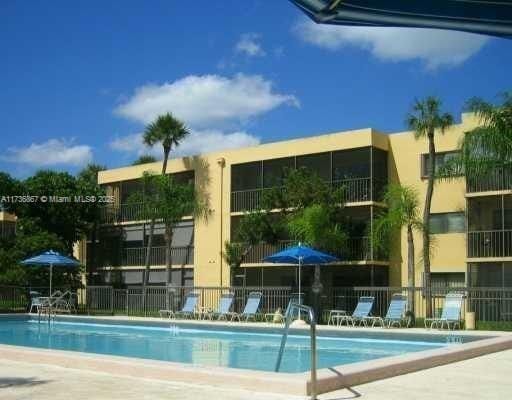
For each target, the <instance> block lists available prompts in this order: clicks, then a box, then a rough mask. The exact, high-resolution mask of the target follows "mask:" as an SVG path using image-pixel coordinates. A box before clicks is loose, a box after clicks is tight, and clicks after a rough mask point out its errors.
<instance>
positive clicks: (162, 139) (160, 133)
mask: <svg viewBox="0 0 512 400" xmlns="http://www.w3.org/2000/svg"><path fill="white" fill-rule="evenodd" d="M189 134H190V131H189V130H188V128H187V127H186V126H185V124H184V123H183V122H181V121H180V120H178V119H176V118H175V117H174V116H173V115H172V114H171V113H166V114H164V115H160V116H158V117H157V119H156V120H155V121H154V122H152V123H150V124H149V125H148V126H147V127H146V129H145V130H144V137H143V142H144V144H146V145H148V146H150V147H153V146H154V145H156V144H157V143H161V144H162V147H163V150H164V161H163V163H162V175H165V172H166V171H167V161H168V160H169V154H170V153H171V150H172V148H173V147H174V148H176V147H178V146H179V144H180V143H181V142H182V141H183V139H185V137H187V136H188V135H189ZM167 228H168V227H166V232H167ZM154 231H155V218H154V217H152V218H151V220H150V224H149V235H148V244H147V250H146V260H145V272H144V280H143V282H144V287H145V286H146V285H147V284H148V282H149V270H150V264H151V248H152V246H153V235H154ZM169 236H170V235H165V237H166V240H167V239H168V238H169ZM166 245H168V246H167V247H169V246H170V244H167V243H166ZM168 283H169V282H168Z"/></svg>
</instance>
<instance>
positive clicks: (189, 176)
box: [171, 171, 195, 185]
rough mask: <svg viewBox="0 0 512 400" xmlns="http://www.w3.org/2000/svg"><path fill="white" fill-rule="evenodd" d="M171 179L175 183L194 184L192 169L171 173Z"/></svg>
mask: <svg viewBox="0 0 512 400" xmlns="http://www.w3.org/2000/svg"><path fill="white" fill-rule="evenodd" d="M171 176H172V179H173V180H174V182H176V183H180V184H185V185H186V184H188V185H194V178H195V174H194V171H183V172H176V173H174V174H171Z"/></svg>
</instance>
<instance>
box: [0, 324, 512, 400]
mask: <svg viewBox="0 0 512 400" xmlns="http://www.w3.org/2000/svg"><path fill="white" fill-rule="evenodd" d="M11 317H12V316H11ZM23 317H25V318H26V316H19V318H23ZM63 319H64V320H68V319H71V320H74V321H77V320H81V321H84V320H85V321H90V322H93V321H92V320H94V321H95V322H105V323H106V322H110V323H114V324H115V323H129V322H132V323H134V322H135V323H139V324H140V323H141V322H143V323H144V324H145V325H150V326H162V325H161V324H162V321H161V320H160V319H157V318H126V317H101V318H97V317H74V316H71V317H64V318H63ZM98 320H99V321H98ZM163 324H169V321H168V320H167V321H164V322H163ZM176 324H177V325H178V326H180V325H183V324H185V325H186V326H190V324H192V325H194V326H198V325H208V326H216V327H217V329H226V328H228V329H240V328H242V329H243V328H244V327H253V328H263V329H264V330H269V331H275V330H276V329H278V331H279V327H280V326H279V325H277V326H276V325H275V324H267V323H249V324H245V323H244V324H240V323H219V322H214V323H212V322H210V321H179V322H176ZM165 326H167V325H165ZM305 329H307V327H306V328H305ZM301 330H302V329H299V330H298V331H299V332H300V331H301ZM340 331H342V332H344V333H346V332H351V334H353V335H356V336H357V335H358V333H359V334H360V333H361V332H364V333H365V334H368V333H371V334H372V335H373V334H375V335H379V336H381V337H382V336H383V335H392V334H393V333H394V334H404V335H407V336H411V337H412V336H413V335H418V334H419V335H424V334H425V333H428V334H429V335H444V336H445V335H446V334H447V332H446V331H444V332H439V331H429V330H428V331H427V330H425V329H382V328H338V327H332V326H331V327H325V326H322V327H320V328H319V334H324V335H329V334H333V333H335V332H340ZM456 335H457V336H472V337H475V336H479V337H481V338H482V340H478V341H475V342H469V343H464V344H458V345H455V346H450V348H443V349H434V350H426V351H422V352H417V353H408V354H404V355H400V356H395V357H387V358H382V359H377V360H371V361H365V362H359V363H354V364H347V365H343V366H337V367H332V368H325V369H320V370H319V371H318V392H319V393H325V392H329V391H332V390H336V389H339V388H342V387H347V386H354V385H358V384H362V383H366V382H371V381H376V380H381V379H385V378H389V377H391V376H397V375H401V374H407V373H411V372H414V371H418V370H423V369H426V368H432V367H436V366H439V365H443V364H447V363H453V362H456V361H461V360H465V359H469V358H473V357H477V356H482V355H486V354H489V353H493V352H498V351H502V350H507V349H512V333H506V332H474V331H457V332H456ZM0 360H11V361H13V362H20V361H21V362H30V363H33V364H47V365H54V366H60V367H71V368H74V369H80V370H83V371H84V372H85V371H88V372H89V371H94V372H106V373H108V372H110V371H116V374H118V375H124V376H125V377H133V378H147V379H154V380H156V379H157V380H161V381H180V382H183V383H189V384H192V383H197V382H202V383H204V384H207V385H212V386H223V387H225V388H226V390H227V389H230V390H235V389H238V390H249V391H261V392H272V393H283V394H289V395H292V394H293V395H303V394H306V393H307V392H308V391H309V387H308V383H309V378H310V375H309V373H294V374H290V373H279V374H276V373H273V372H264V371H253V370H241V369H232V368H222V367H202V366H197V365H192V364H181V363H173V362H164V361H155V360H143V359H134V358H125V357H116V356H106V355H100V354H90V353H78V352H69V351H61V350H48V349H35V348H28V347H19V346H7V345H0Z"/></svg>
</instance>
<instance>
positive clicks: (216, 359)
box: [0, 318, 450, 373]
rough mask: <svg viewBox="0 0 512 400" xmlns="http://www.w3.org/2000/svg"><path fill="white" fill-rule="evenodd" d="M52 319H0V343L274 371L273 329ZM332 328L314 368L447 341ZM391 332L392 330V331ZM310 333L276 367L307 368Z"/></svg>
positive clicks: (292, 343) (293, 341)
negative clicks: (44, 321)
mask: <svg viewBox="0 0 512 400" xmlns="http://www.w3.org/2000/svg"><path fill="white" fill-rule="evenodd" d="M76 321H77V322H75V321H69V320H66V319H64V320H57V321H56V322H53V323H52V324H51V325H50V326H49V325H48V324H47V323H41V324H39V323H38V322H37V319H31V318H25V319H22V318H2V319H0V343H1V344H8V345H16V346H28V347H35V348H47V349H58V350H68V351H79V352H85V353H96V354H107V355H116V356H125V357H135V358H142V359H152V360H161V361H173V362H179V363H187V364H194V365H202V366H219V367H230V368H242V369H251V370H260V371H273V370H274V367H275V363H276V358H277V353H278V349H279V345H280V339H281V334H280V331H279V330H278V329H274V330H270V331H269V330H262V329H255V328H251V327H242V328H240V327H236V328H235V327H233V328H231V327H227V326H220V325H217V326H215V327H212V326H193V325H192V326H191V325H190V324H185V325H179V324H172V323H165V324H162V323H159V324H146V325H142V324H141V323H138V324H119V323H118V324H110V323H109V324H107V323H104V322H103V323H102V321H99V322H98V320H87V319H82V320H80V319H78V320H76ZM381 336H382V338H379V337H378V336H377V337H376V336H375V333H371V332H370V331H369V334H368V335H367V334H365V333H358V334H357V335H354V334H353V333H347V332H345V333H343V332H335V334H330V336H325V335H322V334H320V335H319V336H318V339H317V357H318V368H327V367H333V366H337V365H344V364H351V363H355V362H360V361H368V360H373V359H378V358H383V357H389V356H395V355H400V354H406V353H413V352H418V351H422V350H431V349H436V348H441V347H444V346H449V345H450V344H449V343H447V340H446V336H444V335H422V336H414V337H412V338H408V337H406V336H407V335H399V336H398V337H394V336H392V335H391V336H390V335H381ZM395 336H396V335H395ZM309 366H310V349H309V337H308V336H307V335H306V334H304V335H303V334H291V335H290V336H289V337H288V342H287V345H286V351H285V353H284V357H283V361H282V365H281V369H280V372H289V373H296V372H304V371H307V370H309Z"/></svg>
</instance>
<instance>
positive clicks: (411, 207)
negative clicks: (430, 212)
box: [372, 185, 423, 314]
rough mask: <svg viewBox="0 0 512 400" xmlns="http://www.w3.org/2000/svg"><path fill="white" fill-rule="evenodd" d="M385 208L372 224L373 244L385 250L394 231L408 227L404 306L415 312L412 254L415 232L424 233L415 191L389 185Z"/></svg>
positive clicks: (413, 262) (413, 258)
mask: <svg viewBox="0 0 512 400" xmlns="http://www.w3.org/2000/svg"><path fill="white" fill-rule="evenodd" d="M384 203H385V204H386V205H387V206H388V207H387V210H386V212H384V213H383V214H381V215H380V216H378V217H377V218H376V220H375V222H374V225H373V232H372V244H373V246H374V248H375V249H376V250H377V251H379V250H383V251H385V250H387V247H388V246H389V243H390V239H391V237H392V235H393V234H396V232H400V231H401V230H402V228H404V227H405V228H406V230H407V286H408V287H409V290H408V296H407V303H408V307H407V309H408V310H409V311H411V312H412V313H413V314H414V289H413V288H414V287H415V286H416V283H415V268H414V267H415V255H414V232H419V233H423V222H422V221H421V218H420V204H419V200H418V193H417V192H416V190H415V189H414V188H412V187H409V186H400V185H389V186H388V187H387V189H386V192H385V193H384Z"/></svg>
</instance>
